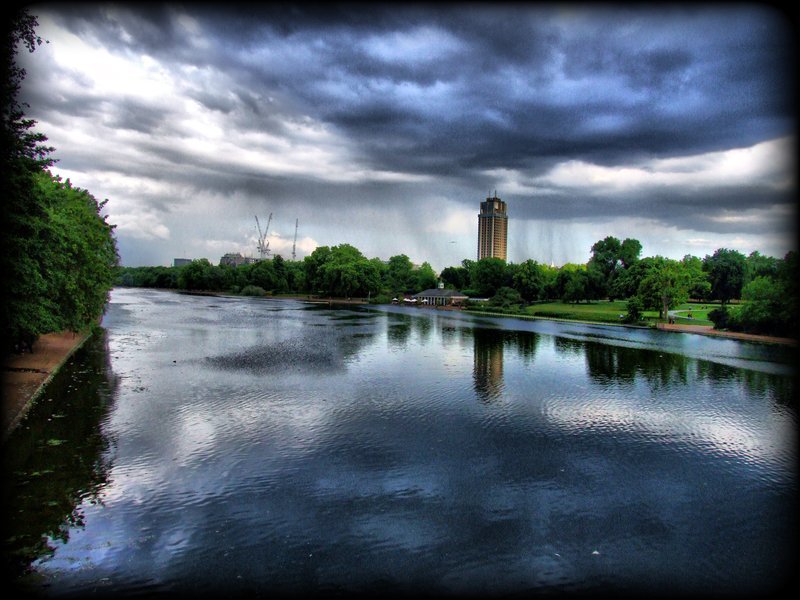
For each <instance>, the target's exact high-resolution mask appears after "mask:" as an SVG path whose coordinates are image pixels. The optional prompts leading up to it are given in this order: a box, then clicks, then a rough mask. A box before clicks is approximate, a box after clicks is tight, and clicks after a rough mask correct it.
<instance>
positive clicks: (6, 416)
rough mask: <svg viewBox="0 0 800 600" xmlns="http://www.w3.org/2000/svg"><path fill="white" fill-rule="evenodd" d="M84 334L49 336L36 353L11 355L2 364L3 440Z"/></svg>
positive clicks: (86, 335)
mask: <svg viewBox="0 0 800 600" xmlns="http://www.w3.org/2000/svg"><path fill="white" fill-rule="evenodd" d="M90 335H91V330H87V331H85V332H82V333H74V332H71V331H69V332H62V333H48V334H47V335H43V336H40V337H39V339H37V340H36V342H35V343H34V344H33V352H26V353H24V354H11V355H9V356H7V357H6V361H5V365H3V407H2V408H3V424H2V426H3V439H4V440H5V439H6V438H7V437H8V435H9V434H10V433H11V432H12V431H13V430H14V428H15V427H16V426H17V425H18V424H19V422H20V421H21V420H22V418H23V417H24V416H25V413H26V412H27V411H28V409H29V408H30V407H31V405H32V404H33V403H34V402H35V401H36V398H37V397H38V395H39V394H40V393H41V392H42V390H43V389H44V388H45V386H46V385H47V384H48V383H49V382H50V380H51V379H52V378H53V376H54V375H55V374H56V372H57V371H58V369H60V368H61V366H62V365H63V364H64V363H65V362H67V360H68V359H69V357H70V356H72V354H73V353H74V352H75V351H76V350H77V349H78V348H80V347H81V346H82V345H83V344H84V342H85V341H86V340H87V339H89V336H90Z"/></svg>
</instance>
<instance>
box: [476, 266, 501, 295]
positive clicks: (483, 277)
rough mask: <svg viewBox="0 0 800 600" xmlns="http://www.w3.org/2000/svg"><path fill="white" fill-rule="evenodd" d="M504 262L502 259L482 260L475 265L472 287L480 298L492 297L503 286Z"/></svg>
mask: <svg viewBox="0 0 800 600" xmlns="http://www.w3.org/2000/svg"><path fill="white" fill-rule="evenodd" d="M505 270H506V261H504V260H503V259H502V258H495V257H489V258H482V259H480V260H479V261H478V262H477V263H475V271H474V274H473V279H472V281H471V284H472V287H473V288H474V289H475V290H477V292H478V293H479V294H481V295H482V296H494V294H495V292H496V291H497V290H498V289H499V288H501V287H503V285H504V284H505Z"/></svg>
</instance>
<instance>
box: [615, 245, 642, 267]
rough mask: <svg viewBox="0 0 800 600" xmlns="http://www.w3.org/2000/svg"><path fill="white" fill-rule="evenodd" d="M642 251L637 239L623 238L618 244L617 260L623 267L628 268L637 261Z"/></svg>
mask: <svg viewBox="0 0 800 600" xmlns="http://www.w3.org/2000/svg"><path fill="white" fill-rule="evenodd" d="M641 253H642V244H641V242H640V241H639V240H636V239H633V238H625V239H624V240H622V245H621V246H620V252H619V260H620V262H621V263H622V267H623V268H624V269H630V268H631V267H632V266H633V265H635V264H636V263H637V262H638V261H639V255H640V254H641Z"/></svg>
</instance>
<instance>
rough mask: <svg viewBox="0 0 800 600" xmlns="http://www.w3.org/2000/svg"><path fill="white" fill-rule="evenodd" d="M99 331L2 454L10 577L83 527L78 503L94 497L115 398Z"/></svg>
mask: <svg viewBox="0 0 800 600" xmlns="http://www.w3.org/2000/svg"><path fill="white" fill-rule="evenodd" d="M117 387H118V379H117V378H116V377H115V376H114V374H113V372H112V370H111V363H110V356H109V352H108V348H107V340H106V332H105V330H99V331H98V332H96V333H95V334H94V335H93V336H92V337H91V338H90V339H89V340H88V341H87V342H86V343H85V344H84V346H83V348H81V349H80V350H78V351H77V352H76V353H75V354H74V355H73V357H72V358H71V359H70V360H69V361H68V363H67V364H66V365H64V367H62V369H61V370H60V371H59V373H58V374H57V375H56V376H55V377H54V378H53V380H52V381H51V382H50V383H49V384H48V386H47V388H46V389H45V390H44V393H43V394H42V395H41V396H40V398H39V400H38V402H37V403H36V404H35V405H34V406H33V407H32V408H31V410H30V411H29V413H28V415H27V416H26V418H25V419H24V420H23V421H22V422H21V423H20V424H19V426H18V427H17V428H16V430H15V431H14V432H12V434H11V435H10V436H9V438H8V439H7V440H6V441H5V448H4V452H3V478H4V480H3V499H4V501H5V504H4V507H5V509H6V510H5V511H4V515H5V519H4V527H5V532H4V533H5V535H4V555H5V564H4V566H5V568H6V572H7V574H8V576H9V578H10V579H16V578H17V577H19V576H20V575H22V574H23V573H24V572H25V571H26V570H27V569H28V568H29V566H30V564H31V563H32V562H33V561H34V560H36V559H37V558H40V557H43V556H46V555H48V554H51V553H52V552H53V551H54V549H53V547H52V546H51V545H50V543H49V540H50V539H54V540H60V541H62V542H67V541H68V538H69V531H70V528H72V527H81V526H82V525H83V513H82V511H81V506H82V503H84V502H89V503H98V502H101V501H102V499H101V490H102V489H103V487H104V486H105V485H106V484H107V481H108V473H109V470H110V467H111V465H110V464H109V462H108V453H107V451H108V449H109V445H110V441H109V440H108V438H107V437H106V436H105V435H104V433H103V430H102V422H103V421H104V419H105V418H106V416H107V415H108V412H109V410H110V408H111V405H112V403H113V399H114V398H115V397H116V390H117Z"/></svg>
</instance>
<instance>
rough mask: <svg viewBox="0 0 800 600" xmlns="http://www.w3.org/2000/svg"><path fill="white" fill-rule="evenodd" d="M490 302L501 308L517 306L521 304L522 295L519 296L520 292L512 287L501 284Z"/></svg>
mask: <svg viewBox="0 0 800 600" xmlns="http://www.w3.org/2000/svg"><path fill="white" fill-rule="evenodd" d="M490 304H492V305H493V306H499V307H501V308H509V307H511V306H519V305H520V304H522V296H520V293H519V292H518V291H517V290H515V289H514V288H510V287H507V286H503V287H501V288H499V289H498V290H497V292H496V293H495V295H494V296H492V299H491V300H490Z"/></svg>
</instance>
